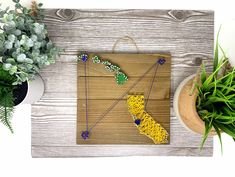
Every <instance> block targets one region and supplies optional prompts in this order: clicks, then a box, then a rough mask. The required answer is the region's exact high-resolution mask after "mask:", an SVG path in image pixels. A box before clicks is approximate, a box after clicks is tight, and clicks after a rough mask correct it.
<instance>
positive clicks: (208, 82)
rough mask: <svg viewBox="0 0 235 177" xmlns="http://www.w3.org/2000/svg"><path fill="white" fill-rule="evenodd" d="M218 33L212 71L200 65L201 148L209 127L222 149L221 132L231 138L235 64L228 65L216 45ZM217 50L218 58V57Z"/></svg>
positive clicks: (233, 134) (234, 132)
mask: <svg viewBox="0 0 235 177" xmlns="http://www.w3.org/2000/svg"><path fill="white" fill-rule="evenodd" d="M218 38H219V32H218V35H217V39H216V46H215V52H214V64H213V72H212V73H211V74H208V73H207V72H206V69H205V65H204V64H202V67H201V73H200V82H199V83H196V87H197V90H198V97H197V106H196V108H197V112H198V114H199V116H200V117H201V119H202V120H203V121H204V123H205V132H204V135H203V138H202V142H201V148H202V147H203V145H204V143H205V141H206V139H207V137H208V135H209V133H210V132H211V130H212V129H214V130H215V132H216V133H217V135H218V137H219V140H220V144H221V151H222V139H221V132H224V133H226V134H228V135H230V136H231V137H232V138H233V139H234V138H235V67H233V68H232V67H229V62H228V58H227V57H226V54H225V52H224V51H223V49H222V48H221V47H220V46H219V42H218ZM220 52H221V53H222V57H219V56H220V55H219V54H220Z"/></svg>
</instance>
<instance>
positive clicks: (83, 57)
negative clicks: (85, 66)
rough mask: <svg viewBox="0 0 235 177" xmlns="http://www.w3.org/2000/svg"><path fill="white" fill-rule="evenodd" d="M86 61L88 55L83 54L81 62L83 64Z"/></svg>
mask: <svg viewBox="0 0 235 177" xmlns="http://www.w3.org/2000/svg"><path fill="white" fill-rule="evenodd" d="M87 59H88V55H87V54H83V55H82V61H83V62H86V61H87Z"/></svg>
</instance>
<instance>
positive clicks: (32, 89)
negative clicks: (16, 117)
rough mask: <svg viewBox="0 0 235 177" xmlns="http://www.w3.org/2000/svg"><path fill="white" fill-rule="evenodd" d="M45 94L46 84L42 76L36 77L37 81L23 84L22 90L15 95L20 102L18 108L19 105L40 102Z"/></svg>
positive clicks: (17, 103) (17, 102)
mask: <svg viewBox="0 0 235 177" xmlns="http://www.w3.org/2000/svg"><path fill="white" fill-rule="evenodd" d="M43 93H44V82H43V80H42V77H41V76H40V75H36V76H35V79H34V80H32V81H28V82H25V83H23V84H22V86H21V88H20V89H19V90H18V92H17V93H16V94H15V95H17V96H16V97H19V98H17V99H18V100H17V101H16V103H15V104H16V106H17V105H19V104H33V103H35V102H36V101H38V100H40V98H41V97H42V95H43Z"/></svg>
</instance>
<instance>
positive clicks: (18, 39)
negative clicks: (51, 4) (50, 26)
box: [0, 0, 61, 85]
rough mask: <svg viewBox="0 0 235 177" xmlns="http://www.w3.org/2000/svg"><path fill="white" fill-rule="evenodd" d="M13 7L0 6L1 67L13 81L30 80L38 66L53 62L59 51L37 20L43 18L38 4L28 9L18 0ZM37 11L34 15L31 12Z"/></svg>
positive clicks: (36, 71) (15, 83)
mask: <svg viewBox="0 0 235 177" xmlns="http://www.w3.org/2000/svg"><path fill="white" fill-rule="evenodd" d="M13 2H15V10H9V9H1V8H0V23H2V24H3V26H2V27H0V57H1V60H0V62H1V63H2V64H3V69H4V70H6V71H8V72H9V73H10V75H13V76H16V78H17V80H16V81H15V82H14V83H13V85H17V84H21V83H22V82H25V81H27V80H32V79H33V78H34V76H35V75H36V74H37V73H38V72H39V70H40V69H42V68H44V67H45V66H48V65H50V64H52V63H55V59H56V57H57V56H58V55H59V53H60V51H61V50H60V49H59V48H57V47H56V46H55V45H54V44H53V43H52V41H51V40H50V39H49V37H48V32H47V28H46V26H45V24H43V23H39V22H37V21H38V20H39V21H40V20H41V19H42V18H43V14H42V10H41V9H40V7H41V6H42V4H38V5H37V4H36V7H34V8H33V9H29V8H26V7H23V6H22V5H21V4H20V3H19V0H13ZM35 11H37V15H36V16H34V15H32V14H35Z"/></svg>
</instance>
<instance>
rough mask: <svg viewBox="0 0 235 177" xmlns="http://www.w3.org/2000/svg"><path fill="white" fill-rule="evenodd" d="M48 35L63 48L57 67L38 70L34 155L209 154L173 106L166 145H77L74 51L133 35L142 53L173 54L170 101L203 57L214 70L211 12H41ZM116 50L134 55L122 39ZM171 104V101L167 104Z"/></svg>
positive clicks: (97, 48)
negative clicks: (42, 83)
mask: <svg viewBox="0 0 235 177" xmlns="http://www.w3.org/2000/svg"><path fill="white" fill-rule="evenodd" d="M45 14H46V18H45V20H44V21H45V23H46V24H47V26H48V30H49V35H50V36H51V39H52V40H53V41H54V42H55V43H56V44H57V45H58V46H60V47H62V48H64V49H65V52H64V54H63V55H62V56H61V57H60V58H59V59H58V62H57V63H56V64H55V65H52V66H49V67H48V68H46V69H44V70H43V71H42V72H41V75H42V77H43V79H44V81H45V93H44V96H43V98H42V99H41V100H40V101H39V102H37V103H35V104H33V105H32V156H33V157H80V156H124V155H164V156H165V155H177V156H178V155H180V156H211V155H212V154H213V141H212V138H209V139H208V141H207V143H206V145H205V149H204V150H203V151H201V152H200V150H199V148H198V147H199V144H200V140H201V136H199V135H197V134H192V133H191V132H188V131H187V130H186V129H185V128H184V127H183V126H182V125H181V124H180V123H179V121H178V119H177V118H176V117H175V114H174V111H173V109H172V108H171V124H170V127H171V132H170V134H171V135H170V136H171V142H170V145H161V146H154V145H76V115H77V114H76V111H77V109H76V105H77V101H76V100H77V88H76V83H77V78H76V74H77V67H76V66H77V64H76V62H75V55H76V54H77V52H78V51H87V52H99V53H100V52H112V50H113V49H112V47H113V45H114V43H115V42H116V40H118V39H120V38H122V37H123V36H130V37H132V38H133V39H134V40H135V42H136V43H137V45H138V48H139V52H140V53H159V52H166V53H171V56H172V70H171V73H172V74H171V77H172V79H171V100H172V98H173V94H174V90H175V89H176V87H177V86H178V84H179V83H180V82H181V81H182V80H183V79H184V78H185V77H186V76H189V75H191V74H192V73H195V72H196V71H197V69H198V66H200V64H201V62H202V61H205V62H207V63H208V69H211V68H212V62H211V58H212V56H213V37H214V13H213V12H211V11H191V10H190V11H187V10H186V11H185V10H184V11H182V10H88V9H87V10H71V9H50V10H45ZM115 52H118V53H119V52H122V53H125V52H127V53H136V52H137V51H136V47H135V46H134V45H133V44H131V42H130V41H127V40H122V41H121V42H120V43H119V44H118V45H117V47H116V49H115ZM171 104H172V103H171Z"/></svg>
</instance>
